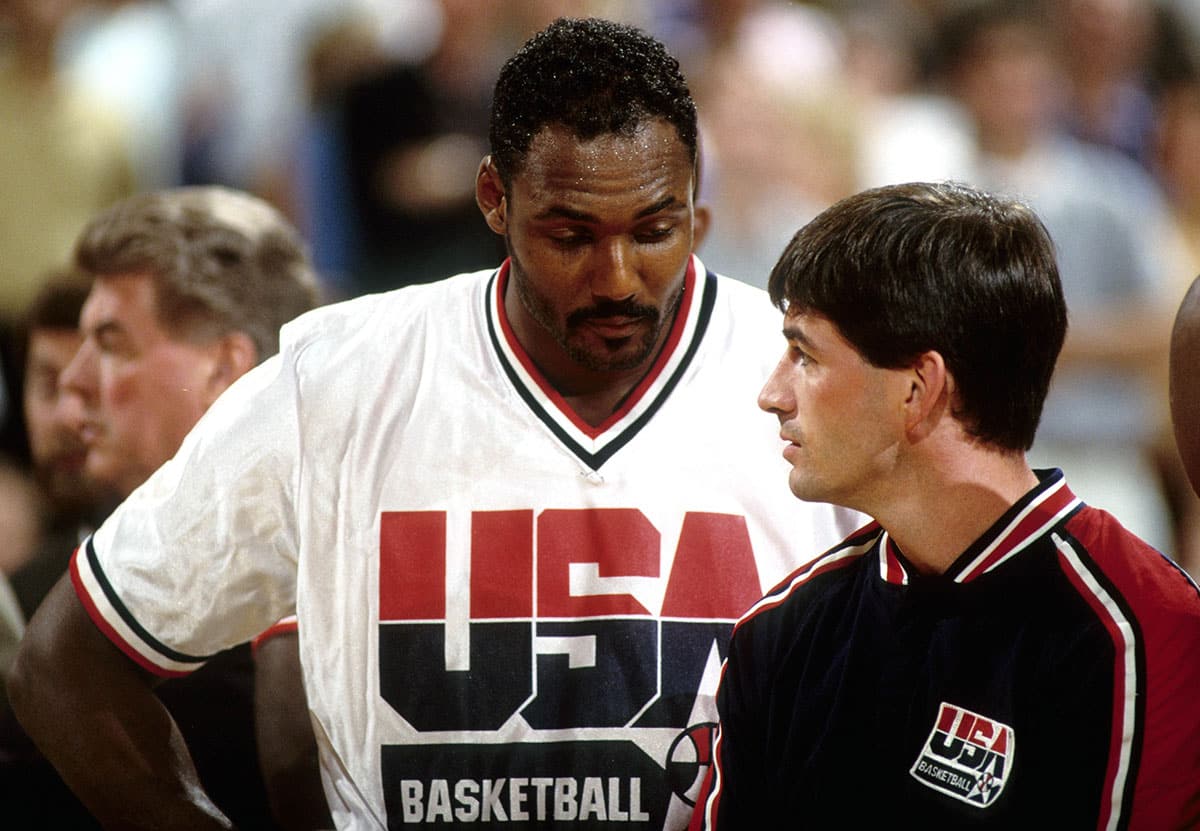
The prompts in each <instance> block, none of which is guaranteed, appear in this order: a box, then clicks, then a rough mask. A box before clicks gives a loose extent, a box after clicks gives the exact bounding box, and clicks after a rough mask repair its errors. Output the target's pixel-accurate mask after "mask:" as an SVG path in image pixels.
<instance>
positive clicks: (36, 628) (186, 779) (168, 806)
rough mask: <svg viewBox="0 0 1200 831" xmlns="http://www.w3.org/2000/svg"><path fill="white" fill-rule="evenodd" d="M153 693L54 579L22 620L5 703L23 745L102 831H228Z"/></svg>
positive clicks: (65, 585) (149, 682) (64, 583)
mask: <svg viewBox="0 0 1200 831" xmlns="http://www.w3.org/2000/svg"><path fill="white" fill-rule="evenodd" d="M153 684H154V679H153V677H152V676H151V675H150V674H149V673H147V672H145V671H144V670H142V669H141V668H140V667H138V666H137V665H136V664H135V663H133V661H131V660H130V659H129V658H127V657H126V656H125V655H123V654H122V653H121V652H120V651H119V650H118V649H117V648H116V647H115V646H114V645H113V644H112V643H110V642H109V640H108V639H107V638H106V637H105V636H104V635H103V634H102V633H101V632H100V630H99V629H97V628H96V626H95V624H93V623H92V620H91V618H89V617H88V614H87V612H86V611H85V610H84V608H83V605H82V604H81V603H80V601H79V598H78V597H76V595H75V590H74V588H73V587H72V586H71V582H70V578H69V577H68V576H64V577H63V578H62V579H60V580H59V581H58V583H57V584H56V585H55V587H54V588H53V589H52V590H51V592H50V594H49V595H48V596H47V597H46V600H45V601H44V602H43V603H42V605H41V607H40V608H39V609H38V612H37V614H36V615H34V617H33V620H32V621H30V624H29V629H28V630H27V632H26V636H25V638H24V640H23V641H22V643H21V648H20V651H19V652H18V653H17V659H16V663H15V664H14V666H13V672H12V676H11V678H10V681H9V694H10V696H11V699H12V705H13V710H14V711H15V713H16V715H17V718H18V719H19V720H20V721H21V724H22V725H23V726H24V727H25V729H26V731H28V733H29V735H30V737H31V738H32V739H33V740H34V742H35V743H36V744H37V745H38V747H39V748H40V749H41V751H42V752H43V753H44V754H45V755H46V757H47V758H48V759H49V760H50V761H51V762H52V763H53V764H54V766H55V767H56V768H57V769H58V771H59V773H60V774H61V775H62V777H63V779H64V780H65V781H66V783H67V784H68V785H69V786H70V787H71V789H72V790H73V791H75V793H76V794H77V795H78V796H79V798H80V799H81V800H82V801H83V803H84V804H85V805H86V806H87V807H88V810H90V811H91V812H92V813H93V814H95V816H96V817H97V818H98V819H99V820H100V821H101V823H102V824H103V825H104V826H105V827H106V828H120V829H141V828H144V829H163V831H167V830H168V829H195V831H200V830H201V829H228V828H232V827H233V826H232V824H231V823H230V822H229V821H228V820H227V819H226V818H225V817H224V816H222V815H221V812H220V811H219V810H218V809H217V807H216V806H215V805H213V803H212V801H211V800H210V799H209V798H208V796H207V794H205V793H204V791H203V789H202V788H201V786H200V780H199V778H198V776H197V775H196V769H195V766H194V765H193V764H192V759H191V756H190V755H189V754H188V750H187V747H186V746H185V745H184V741H183V737H182V735H181V734H180V732H179V728H178V727H177V726H176V725H175V722H174V721H172V719H171V716H170V715H169V714H168V713H167V711H166V709H164V708H163V706H162V704H161V703H160V702H159V700H158V698H157V697H156V696H155V695H154V692H153Z"/></svg>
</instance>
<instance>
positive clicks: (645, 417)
mask: <svg viewBox="0 0 1200 831" xmlns="http://www.w3.org/2000/svg"><path fill="white" fill-rule="evenodd" d="M499 273H500V272H499V271H497V272H496V274H494V275H492V279H491V281H490V282H489V283H488V287H487V292H486V293H485V294H484V301H485V302H484V312H485V313H486V315H487V327H488V337H490V338H491V340H492V348H493V350H494V351H495V353H496V357H497V358H499V359H500V365H501V366H502V367H503V368H504V373H505V374H506V375H507V376H508V380H509V381H510V382H512V385H513V387H514V388H515V389H516V391H517V393H518V394H519V395H520V396H521V399H522V400H523V401H524V402H525V403H526V404H527V405H528V406H529V409H531V410H533V413H534V415H536V416H537V417H538V418H539V419H540V420H541V421H542V423H543V424H545V425H546V426H547V427H549V428H550V432H552V433H553V434H554V435H555V436H557V437H558V440H559V441H561V442H562V443H563V444H564V445H565V446H566V447H567V449H568V450H570V451H571V452H572V453H574V454H575V455H576V456H578V457H579V459H580V461H582V462H583V463H584V464H586V465H587V466H588V467H590V468H591V469H592V470H596V471H598V470H600V468H601V466H602V465H603V464H604V463H605V462H607V461H608V460H609V459H611V458H612V457H613V454H615V453H616V452H617V451H618V450H620V449H621V448H622V447H624V446H625V445H626V444H628V443H629V442H630V441H631V440H632V439H633V437H634V436H635V435H637V433H638V431H640V430H641V429H642V427H644V426H645V425H646V424H647V423H648V422H649V421H650V419H651V418H653V417H654V414H655V413H656V412H658V410H659V408H660V407H662V405H663V403H664V402H665V401H666V400H667V398H669V397H670V395H671V391H672V390H674V389H675V387H676V386H677V385H678V384H679V379H680V378H682V377H683V373H684V372H686V371H687V368H688V366H690V365H691V362H692V358H693V357H695V354H696V350H697V349H699V348H700V343H701V341H703V340H704V333H705V332H706V331H707V330H708V323H709V320H710V319H711V318H712V311H713V307H714V306H715V305H716V302H717V278H716V275H714V274H713V273H712V272H711V271H706V272H705V276H704V290H703V291H701V292H700V312H699V314H698V315H697V317H696V331H695V332H693V333H692V339H691V343H689V344H688V347H687V351H686V352H684V354H683V358H682V360H680V362H679V366H677V367H676V368H675V371H674V372H673V373H671V377H670V378H668V379H667V381H666V383H664V384H663V388H662V390H661V391H660V392H659V394H658V395H657V396H656V397H655V399H654V400H653V401H652V402H651V403H650V405H649V406H648V407H647V408H646V411H645V412H644V413H642V414H641V415H640V416H639V417H638V418H637V420H635V421H634V422H633V423H632V424H630V425H629V426H628V427H626V428H625V430H623V431H622V432H621V433H620V435H618V436H616V437H615V438H614V439H612V441H610V442H608V443H607V444H605V445H604V447H603V448H602V449H601V450H599V451H598V452H596V453H589V452H588V451H587V450H586V449H585V448H584V447H582V446H581V445H580V444H579V443H578V442H577V441H575V440H574V439H572V438H571V436H570V435H569V434H568V433H567V432H566V431H565V430H563V429H562V427H560V426H559V424H558V422H556V421H555V420H554V419H553V418H552V417H551V416H550V414H549V413H547V412H546V409H545V408H544V407H543V406H542V405H541V404H540V403H539V402H538V400H537V399H536V398H535V397H534V396H533V394H532V393H531V392H530V391H529V390H528V389H527V388H526V386H525V385H524V384H523V383H522V382H521V379H520V376H519V375H518V374H517V372H516V370H515V369H513V367H512V365H511V364H510V363H509V361H508V358H507V357H506V356H505V354H504V349H503V347H502V346H501V343H500V335H499V333H498V332H497V331H496V321H495V320H493V319H492V304H491V297H492V292H493V291H495V286H496V280H497V278H498V277H499Z"/></svg>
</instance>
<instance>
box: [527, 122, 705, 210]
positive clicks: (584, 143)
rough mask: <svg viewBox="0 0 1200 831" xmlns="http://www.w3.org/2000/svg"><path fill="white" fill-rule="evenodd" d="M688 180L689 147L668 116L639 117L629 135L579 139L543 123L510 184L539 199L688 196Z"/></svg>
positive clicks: (642, 199) (646, 199) (635, 198)
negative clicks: (637, 125) (661, 118)
mask: <svg viewBox="0 0 1200 831" xmlns="http://www.w3.org/2000/svg"><path fill="white" fill-rule="evenodd" d="M691 181H692V164H691V159H690V158H689V154H688V148H687V146H686V145H685V144H684V143H683V141H682V140H680V138H679V134H678V133H677V132H676V131H675V128H674V127H673V126H672V125H671V124H670V123H668V122H666V121H663V120H660V119H655V120H651V121H648V122H645V123H643V124H642V125H641V126H639V127H638V128H637V130H636V131H635V132H633V133H632V134H630V135H618V134H615V133H604V134H601V135H599V136H596V137H594V138H590V139H580V138H578V137H576V136H574V135H572V134H571V133H570V131H568V130H567V129H566V128H564V127H561V126H557V125H551V126H547V127H544V128H543V129H542V130H541V132H539V133H538V134H537V135H536V136H534V138H533V141H532V142H530V145H529V152H528V153H527V154H526V157H525V161H524V164H523V165H522V168H521V170H520V171H519V172H518V173H517V175H516V176H515V177H514V183H513V184H514V188H515V189H516V190H517V191H519V192H524V193H525V194H526V195H528V196H530V197H532V198H533V199H535V200H537V201H554V200H555V199H559V198H570V197H571V196H573V195H574V196H580V197H585V198H586V197H587V196H589V195H596V196H608V197H612V196H615V195H620V194H624V195H625V196H626V198H628V200H629V201H630V202H631V203H640V202H643V201H651V200H653V198H654V197H655V196H656V195H661V194H665V193H675V192H676V191H680V192H679V193H678V194H677V195H678V197H679V198H680V199H681V200H686V197H687V195H688V190H689V188H690V187H691Z"/></svg>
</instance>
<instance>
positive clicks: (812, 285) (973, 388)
mask: <svg viewBox="0 0 1200 831" xmlns="http://www.w3.org/2000/svg"><path fill="white" fill-rule="evenodd" d="M768 289H769V291H770V294H771V300H772V301H773V302H774V303H775V304H776V305H778V306H779V307H780V308H781V309H784V310H786V311H788V312H812V313H815V314H819V315H821V316H823V317H825V318H828V319H829V320H830V321H831V322H832V323H833V324H834V325H835V326H837V328H838V330H839V331H840V332H841V334H842V336H843V337H845V338H846V340H848V341H849V342H850V343H851V344H853V346H854V348H855V349H857V350H858V351H859V353H861V354H862V356H863V357H864V358H865V359H866V360H867V361H869V362H870V363H871V364H873V365H874V366H877V367H882V368H888V369H899V368H902V367H906V366H910V365H912V363H913V362H914V361H915V360H916V359H917V358H918V357H919V356H920V355H921V354H922V353H924V352H926V351H929V350H933V351H937V352H939V353H940V354H941V355H942V357H943V359H944V360H945V362H946V366H947V368H948V369H949V371H950V374H951V375H953V376H954V380H955V383H956V385H957V394H956V396H955V400H954V401H953V402H952V407H953V412H954V415H955V417H956V418H958V419H959V420H960V421H961V422H962V423H963V425H964V428H965V429H966V430H967V432H968V434H969V435H971V436H973V437H974V438H976V439H977V440H979V441H980V442H983V443H985V444H990V445H993V446H996V447H999V448H1001V449H1005V450H1028V449H1029V447H1030V446H1031V445H1032V444H1033V439H1034V434H1035V433H1036V431H1037V425H1038V421H1039V419H1040V418H1041V413H1042V404H1043V402H1044V401H1045V398H1046V391H1047V389H1048V388H1049V385H1050V377H1051V375H1052V374H1053V371H1054V362H1055V361H1056V360H1057V358H1058V353H1059V350H1060V349H1062V344H1063V339H1064V337H1065V336H1066V330H1067V308H1066V303H1065V302H1064V300H1063V293H1062V285H1061V283H1060V282H1059V277H1058V266H1057V264H1056V262H1055V255H1054V244H1053V242H1052V241H1051V239H1050V235H1049V233H1047V231H1046V229H1045V227H1044V226H1043V225H1042V222H1041V220H1039V219H1038V217H1037V216H1036V215H1035V214H1034V213H1033V211H1032V210H1030V209H1029V208H1028V207H1027V206H1025V205H1024V204H1022V203H1020V202H1017V201H1014V200H1010V199H1006V198H1003V197H999V196H995V195H991V194H987V193H983V192H981V191H978V190H975V189H973V188H970V187H967V186H965V185H960V184H954V183H944V184H926V183H912V184H904V185H892V186H888V187H882V188H876V189H873V190H867V191H864V192H862V193H859V194H856V195H854V196H851V197H849V198H847V199H844V200H842V201H840V202H838V203H837V204H835V205H833V206H832V207H830V208H829V209H827V210H826V211H824V212H823V213H822V214H820V215H819V216H818V217H817V218H816V219H814V220H813V221H812V222H810V223H809V224H807V225H805V226H804V227H803V228H801V229H800V230H799V231H798V232H797V233H796V235H795V236H794V237H793V238H792V241H791V242H790V243H789V244H788V246H787V248H786V249H785V250H784V252H783V255H782V256H781V257H780V259H779V262H778V263H777V264H776V265H775V268H774V269H773V270H772V272H771V277H770V281H769V283H768Z"/></svg>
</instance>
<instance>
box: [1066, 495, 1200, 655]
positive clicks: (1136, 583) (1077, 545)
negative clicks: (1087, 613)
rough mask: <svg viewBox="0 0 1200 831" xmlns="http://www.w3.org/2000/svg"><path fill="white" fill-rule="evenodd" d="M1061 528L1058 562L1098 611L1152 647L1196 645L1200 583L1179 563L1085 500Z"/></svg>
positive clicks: (1199, 642) (1185, 649)
mask: <svg viewBox="0 0 1200 831" xmlns="http://www.w3.org/2000/svg"><path fill="white" fill-rule="evenodd" d="M1064 530H1065V531H1066V532H1067V533H1068V534H1069V535H1070V540H1069V541H1068V544H1067V545H1062V544H1060V546H1059V554H1060V561H1061V563H1062V568H1063V569H1064V571H1066V572H1067V574H1068V577H1070V578H1071V579H1072V581H1073V582H1074V583H1075V587H1076V590H1077V591H1078V592H1079V593H1080V594H1081V595H1083V596H1084V597H1085V598H1086V599H1088V600H1089V602H1091V603H1092V605H1093V606H1094V608H1095V610H1096V613H1097V615H1098V616H1099V617H1101V618H1102V619H1105V620H1109V619H1112V620H1114V621H1117V622H1124V623H1127V624H1128V625H1129V626H1131V627H1132V628H1133V629H1134V630H1135V631H1136V632H1137V633H1138V634H1139V635H1140V637H1141V638H1142V639H1143V641H1144V642H1145V644H1146V645H1147V646H1148V647H1150V648H1152V649H1155V648H1157V647H1159V646H1162V647H1166V646H1167V645H1173V646H1171V647H1170V648H1171V649H1172V650H1179V651H1180V656H1181V657H1182V654H1183V653H1188V652H1190V653H1191V654H1192V655H1194V654H1195V652H1196V651H1197V650H1200V588H1198V587H1197V585H1196V583H1195V582H1194V581H1193V580H1192V579H1191V577H1189V576H1188V574H1187V572H1185V571H1184V570H1183V569H1182V568H1181V567H1180V566H1179V565H1178V564H1176V563H1174V562H1173V561H1171V560H1170V559H1169V558H1168V557H1167V556H1166V555H1165V554H1163V553H1162V552H1160V551H1158V550H1156V549H1155V548H1153V547H1152V546H1150V545H1149V544H1148V543H1146V542H1144V541H1143V540H1141V539H1140V538H1138V537H1137V536H1135V535H1134V534H1133V533H1131V532H1130V531H1128V530H1126V528H1125V527H1124V526H1122V525H1121V523H1120V522H1119V521H1118V520H1117V519H1116V518H1115V517H1113V516H1112V515H1111V514H1109V513H1108V512H1107V511H1103V510H1100V509H1098V508H1093V507H1090V506H1085V507H1084V508H1083V510H1081V511H1079V512H1078V513H1077V514H1076V515H1075V516H1073V517H1072V518H1071V519H1070V520H1069V521H1068V522H1067V523H1066V524H1065V525H1064Z"/></svg>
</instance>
